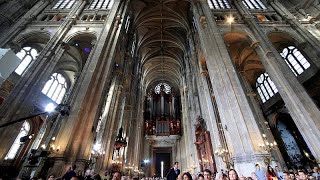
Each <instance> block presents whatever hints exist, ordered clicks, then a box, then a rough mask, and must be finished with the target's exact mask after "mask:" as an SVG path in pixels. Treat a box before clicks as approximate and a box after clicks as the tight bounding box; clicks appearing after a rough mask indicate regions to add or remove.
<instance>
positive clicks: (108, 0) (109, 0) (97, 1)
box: [89, 0, 114, 9]
mask: <svg viewBox="0 0 320 180" xmlns="http://www.w3.org/2000/svg"><path fill="white" fill-rule="evenodd" d="M113 3H114V0H93V1H92V3H91V4H90V6H89V9H111V7H112V5H113Z"/></svg>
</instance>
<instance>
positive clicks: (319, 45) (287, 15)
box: [268, 0, 320, 68]
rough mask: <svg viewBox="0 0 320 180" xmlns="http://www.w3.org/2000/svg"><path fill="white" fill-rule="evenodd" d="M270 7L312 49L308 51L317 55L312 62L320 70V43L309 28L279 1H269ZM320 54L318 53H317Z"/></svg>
mask: <svg viewBox="0 0 320 180" xmlns="http://www.w3.org/2000/svg"><path fill="white" fill-rule="evenodd" d="M268 2H269V4H270V6H271V7H272V8H273V9H274V10H275V11H276V12H277V13H278V14H279V15H280V16H281V17H282V18H283V19H284V20H285V21H286V22H287V23H288V24H289V25H290V26H291V27H292V29H293V30H295V31H296V32H297V33H298V34H299V35H300V36H301V37H302V38H303V39H304V40H305V41H306V42H307V43H308V44H309V45H310V46H311V47H312V49H313V50H312V51H308V53H310V54H315V56H314V58H312V61H313V62H314V63H315V65H316V66H317V67H318V68H320V58H319V57H320V53H319V52H318V51H319V49H320V41H319V40H318V39H317V38H315V37H314V36H313V35H312V34H311V33H310V32H309V31H308V30H307V28H305V27H303V26H302V24H301V23H300V22H299V21H298V19H297V18H296V17H295V16H294V15H293V14H291V12H290V11H288V10H287V8H285V7H284V6H283V5H282V4H281V3H280V2H279V1H278V0H268ZM316 52H318V53H316Z"/></svg>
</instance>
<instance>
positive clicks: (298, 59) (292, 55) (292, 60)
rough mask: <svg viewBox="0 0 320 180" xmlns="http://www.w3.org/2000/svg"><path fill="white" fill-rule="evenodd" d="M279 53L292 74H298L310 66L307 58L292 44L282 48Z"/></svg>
mask: <svg viewBox="0 0 320 180" xmlns="http://www.w3.org/2000/svg"><path fill="white" fill-rule="evenodd" d="M280 55H281V56H282V57H283V59H284V60H285V62H286V63H287V65H288V66H289V67H290V69H291V71H292V72H293V73H294V75H296V76H298V75H299V74H301V73H303V72H304V71H305V70H306V69H308V68H309V67H310V63H309V62H308V60H307V59H306V58H305V57H304V56H303V55H302V54H301V52H300V51H299V50H298V49H297V48H296V47H294V46H288V47H286V48H284V49H283V50H282V52H281V53H280Z"/></svg>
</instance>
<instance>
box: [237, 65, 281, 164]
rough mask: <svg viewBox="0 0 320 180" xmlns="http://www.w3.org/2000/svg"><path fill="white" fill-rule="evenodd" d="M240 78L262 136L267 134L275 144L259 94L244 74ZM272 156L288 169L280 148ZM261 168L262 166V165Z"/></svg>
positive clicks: (272, 152)
mask: <svg viewBox="0 0 320 180" xmlns="http://www.w3.org/2000/svg"><path fill="white" fill-rule="evenodd" d="M240 77H241V79H242V82H243V85H244V87H245V92H246V94H247V97H248V100H249V103H250V105H251V107H252V109H253V110H254V111H255V115H256V119H257V124H258V127H259V129H260V132H261V133H262V134H266V136H267V139H268V141H269V142H275V139H274V136H273V134H272V132H271V130H270V128H269V129H268V128H267V127H268V126H267V125H268V121H267V119H265V117H264V115H263V112H262V110H261V107H260V106H259V103H258V99H257V94H256V93H254V91H253V89H252V88H251V86H250V84H249V83H248V81H247V79H246V78H245V75H244V72H243V71H242V72H240ZM271 155H272V156H273V160H275V161H276V162H278V163H279V165H280V167H282V168H284V167H286V163H285V161H284V159H283V157H282V155H281V152H280V150H279V148H278V147H277V146H276V147H275V148H274V149H273V150H271ZM260 166H261V165H260Z"/></svg>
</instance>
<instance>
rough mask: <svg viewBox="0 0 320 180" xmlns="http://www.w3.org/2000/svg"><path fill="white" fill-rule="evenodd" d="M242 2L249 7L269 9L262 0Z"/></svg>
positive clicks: (244, 0)
mask: <svg viewBox="0 0 320 180" xmlns="http://www.w3.org/2000/svg"><path fill="white" fill-rule="evenodd" d="M242 3H243V4H244V6H246V7H247V8H248V9H267V8H266V6H265V5H264V4H263V3H262V2H261V1H260V0H243V1H242Z"/></svg>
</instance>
